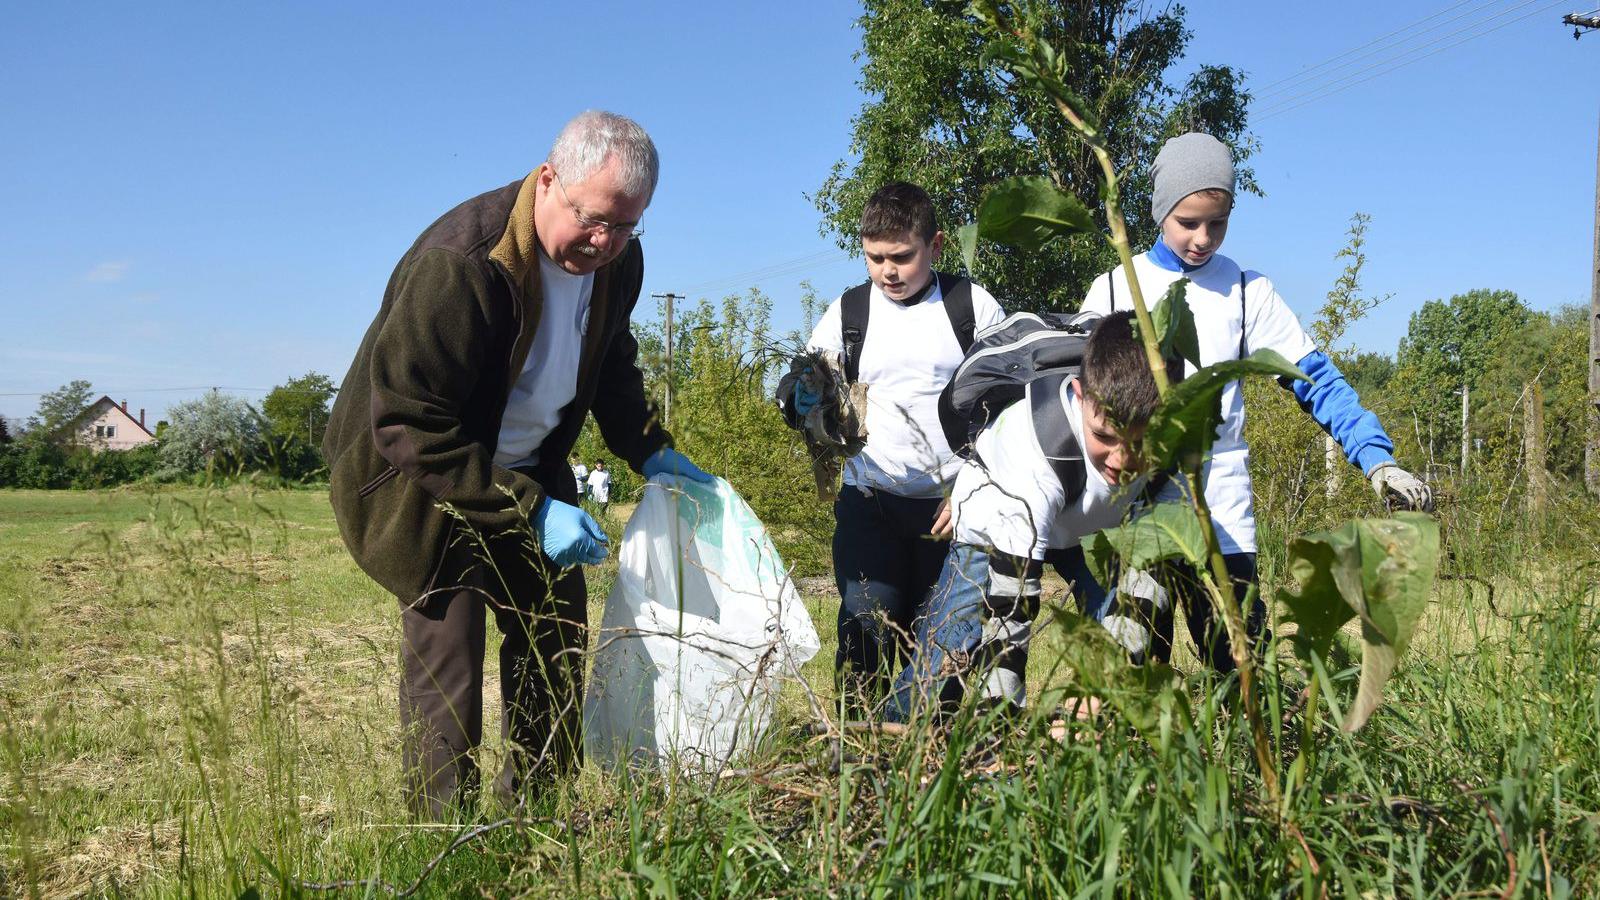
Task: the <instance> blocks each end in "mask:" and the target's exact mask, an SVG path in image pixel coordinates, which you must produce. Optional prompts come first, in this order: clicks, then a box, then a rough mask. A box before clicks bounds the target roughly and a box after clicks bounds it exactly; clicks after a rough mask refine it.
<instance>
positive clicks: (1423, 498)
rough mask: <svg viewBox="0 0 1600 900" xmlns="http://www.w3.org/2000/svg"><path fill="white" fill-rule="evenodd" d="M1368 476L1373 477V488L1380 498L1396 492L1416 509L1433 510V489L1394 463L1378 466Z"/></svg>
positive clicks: (1422, 510)
mask: <svg viewBox="0 0 1600 900" xmlns="http://www.w3.org/2000/svg"><path fill="white" fill-rule="evenodd" d="M1368 477H1369V478H1371V479H1372V489H1373V490H1374V491H1377V492H1378V499H1379V500H1386V499H1388V497H1389V495H1390V494H1394V495H1395V496H1396V497H1399V498H1400V500H1401V501H1402V502H1403V503H1405V505H1406V506H1409V507H1411V508H1412V509H1414V510H1417V511H1419V512H1429V513H1431V512H1433V490H1432V489H1431V488H1429V487H1428V485H1427V483H1426V482H1424V481H1423V480H1422V479H1420V478H1418V477H1417V476H1415V475H1413V474H1411V473H1410V472H1407V471H1406V470H1405V469H1402V468H1400V467H1399V466H1397V465H1395V464H1394V463H1384V464H1382V465H1380V466H1378V467H1377V468H1376V469H1373V470H1372V474H1371V475H1369V476H1368Z"/></svg>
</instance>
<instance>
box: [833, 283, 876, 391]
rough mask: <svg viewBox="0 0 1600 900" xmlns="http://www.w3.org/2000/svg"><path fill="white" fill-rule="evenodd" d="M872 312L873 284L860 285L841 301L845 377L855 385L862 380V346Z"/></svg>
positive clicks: (840, 317) (845, 294) (840, 316)
mask: <svg viewBox="0 0 1600 900" xmlns="http://www.w3.org/2000/svg"><path fill="white" fill-rule="evenodd" d="M871 312H872V282H870V281H869V282H867V283H865V284H858V285H856V286H855V287H853V288H851V289H850V290H848V291H845V292H844V296H843V297H841V298H840V300H839V330H840V332H841V333H842V335H843V337H844V377H845V380H846V381H849V382H850V383H851V384H855V383H856V382H857V381H859V380H860V378H861V345H862V344H863V343H864V342H865V341H866V339H867V316H868V315H869V314H870V313H871Z"/></svg>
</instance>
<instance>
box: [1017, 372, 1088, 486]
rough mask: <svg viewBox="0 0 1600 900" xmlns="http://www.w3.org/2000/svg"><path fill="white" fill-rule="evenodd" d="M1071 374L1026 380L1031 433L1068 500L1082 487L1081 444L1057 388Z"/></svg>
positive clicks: (1057, 373)
mask: <svg viewBox="0 0 1600 900" xmlns="http://www.w3.org/2000/svg"><path fill="white" fill-rule="evenodd" d="M1073 377H1074V376H1072V375H1071V374H1068V373H1066V372H1053V373H1051V374H1049V375H1042V376H1040V377H1038V378H1035V379H1034V380H1033V381H1030V382H1028V407H1029V412H1031V413H1032V414H1033V433H1034V435H1035V436H1037V437H1038V438H1039V446H1040V448H1042V449H1043V450H1044V458H1045V460H1046V461H1047V462H1049V463H1050V468H1051V469H1052V470H1054V471H1055V473H1056V479H1057V480H1059V481H1060V482H1061V489H1062V490H1063V491H1065V492H1066V495H1067V502H1068V503H1071V502H1072V501H1074V500H1077V499H1078V498H1079V497H1081V496H1083V488H1084V472H1083V448H1082V447H1080V446H1078V436H1077V435H1076V434H1074V433H1073V431H1072V423H1071V422H1068V421H1067V414H1066V409H1065V408H1064V407H1063V406H1062V405H1061V388H1062V386H1063V385H1064V384H1066V382H1067V381H1069V380H1070V379H1072V378H1073Z"/></svg>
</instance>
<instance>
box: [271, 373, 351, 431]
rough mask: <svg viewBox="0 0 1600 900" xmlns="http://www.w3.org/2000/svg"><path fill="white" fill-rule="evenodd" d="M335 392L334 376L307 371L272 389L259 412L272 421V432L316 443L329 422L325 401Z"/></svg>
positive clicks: (330, 398) (328, 400)
mask: <svg viewBox="0 0 1600 900" xmlns="http://www.w3.org/2000/svg"><path fill="white" fill-rule="evenodd" d="M337 391H338V388H337V387H335V386H334V383H333V379H331V378H329V377H328V376H326V375H322V374H319V373H317V372H307V373H306V374H304V375H302V376H300V377H299V378H291V379H289V380H288V381H286V382H284V383H283V384H280V385H278V386H277V387H275V388H273V389H272V392H271V393H269V394H267V396H266V399H265V400H263V401H261V412H262V414H263V415H265V416H266V417H267V421H268V422H270V423H271V424H272V432H273V433H274V434H276V435H278V436H280V437H291V436H298V437H300V438H303V439H304V440H305V442H306V443H307V444H310V445H311V446H316V444H317V435H319V434H321V433H322V430H323V429H325V428H326V427H327V424H328V404H329V403H330V402H332V400H333V395H334V394H335V393H336V392H337Z"/></svg>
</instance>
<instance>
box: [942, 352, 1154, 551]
mask: <svg viewBox="0 0 1600 900" xmlns="http://www.w3.org/2000/svg"><path fill="white" fill-rule="evenodd" d="M1061 403H1062V405H1063V407H1064V409H1065V412H1066V416H1067V422H1068V424H1069V425H1071V426H1072V433H1073V434H1074V435H1076V436H1077V438H1078V446H1080V447H1082V446H1083V408H1082V406H1081V404H1080V403H1079V402H1078V397H1077V395H1076V394H1075V393H1073V390H1072V381H1071V379H1068V380H1067V381H1065V382H1063V383H1062V385H1061ZM973 449H974V451H975V452H974V453H973V456H972V459H970V460H967V462H966V464H965V465H963V466H962V467H961V471H960V473H959V474H958V475H957V476H956V484H955V488H954V490H952V491H951V492H950V508H951V515H952V516H953V517H954V519H955V526H956V534H955V537H956V540H957V541H960V542H961V543H964V544H972V545H974V546H977V547H982V548H985V549H993V550H997V551H999V552H1001V553H1005V554H1007V555H1009V556H1016V557H1026V558H1028V559H1043V558H1044V553H1045V551H1046V550H1059V549H1063V548H1067V547H1076V546H1078V544H1079V542H1080V541H1082V540H1083V538H1084V537H1085V536H1087V535H1089V534H1092V533H1094V532H1096V531H1099V530H1101V529H1102V528H1110V527H1112V526H1115V525H1118V524H1120V523H1121V522H1122V519H1123V517H1124V516H1125V515H1126V514H1127V511H1128V507H1129V506H1130V505H1131V504H1132V502H1133V499H1134V498H1135V497H1136V496H1137V495H1138V493H1139V490H1140V489H1141V487H1142V486H1143V483H1144V477H1143V476H1140V477H1139V478H1138V479H1137V480H1135V481H1134V482H1133V483H1132V484H1129V485H1122V486H1117V485H1112V484H1110V483H1108V482H1107V481H1106V479H1105V476H1104V475H1101V474H1100V470H1099V469H1096V468H1095V467H1094V466H1093V465H1092V464H1091V463H1090V462H1089V456H1088V454H1087V453H1085V454H1084V458H1083V467H1084V480H1083V485H1084V487H1083V493H1082V494H1081V495H1079V496H1078V498H1077V499H1076V500H1074V501H1072V502H1071V503H1068V502H1067V498H1066V490H1065V489H1064V488H1063V487H1062V486H1061V479H1059V478H1057V477H1056V473H1055V470H1054V469H1052V468H1051V467H1050V462H1049V460H1047V459H1045V456H1044V450H1043V449H1042V448H1041V447H1040V446H1039V436H1038V433H1037V432H1036V431H1035V430H1034V426H1033V410H1032V409H1031V408H1030V406H1029V404H1028V401H1027V400H1026V399H1024V400H1021V401H1018V402H1016V403H1013V404H1011V405H1010V406H1009V407H1007V408H1006V409H1005V410H1004V411H1003V412H1001V413H1000V417H999V418H997V419H996V420H995V421H994V424H992V425H990V426H989V427H988V428H985V429H984V430H983V431H982V433H980V434H979V435H978V439H977V440H976V441H975V442H974V443H973Z"/></svg>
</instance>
